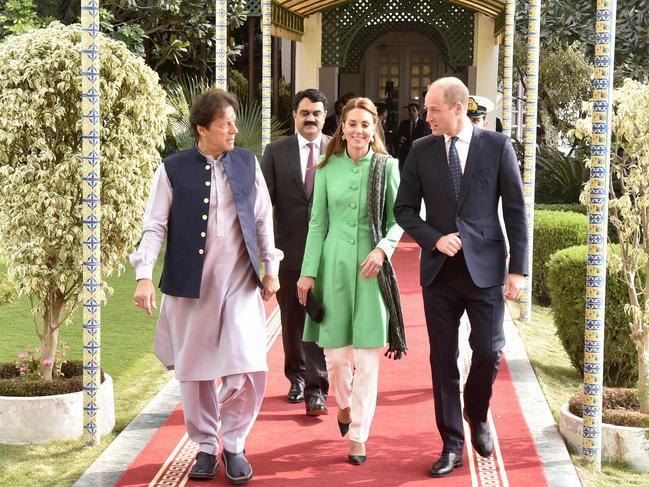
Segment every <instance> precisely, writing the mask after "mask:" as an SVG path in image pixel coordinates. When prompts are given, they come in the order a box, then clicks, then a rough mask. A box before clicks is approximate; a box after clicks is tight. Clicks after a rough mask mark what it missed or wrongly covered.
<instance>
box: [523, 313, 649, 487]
mask: <svg viewBox="0 0 649 487" xmlns="http://www.w3.org/2000/svg"><path fill="white" fill-rule="evenodd" d="M511 309H512V314H513V315H514V316H517V315H518V311H517V310H516V309H514V308H513V307H512V308H511ZM516 324H517V325H518V329H519V331H520V333H521V336H522V337H523V341H524V342H525V348H526V350H527V354H528V356H529V358H530V362H531V364H532V367H534V371H535V372H536V376H537V377H538V379H539V382H540V384H541V388H542V389H543V393H544V394H545V398H546V399H547V401H548V404H549V405H550V409H551V410H552V415H553V416H554V419H555V421H556V422H557V424H558V423H559V409H560V407H561V404H563V403H565V402H567V401H568V399H569V398H570V396H572V394H574V393H575V392H578V391H581V390H582V381H581V376H580V374H579V373H578V372H577V370H576V369H575V368H573V367H572V365H571V364H570V359H569V358H568V355H567V354H566V352H565V351H564V349H563V346H562V345H561V341H560V340H559V338H558V337H557V335H556V333H555V330H556V328H555V326H554V322H553V321H552V314H551V312H550V309H549V308H543V307H541V306H536V305H534V306H533V307H532V320H531V322H530V323H525V322H522V321H516ZM571 456H572V461H573V463H575V465H576V467H577V472H578V473H579V476H580V477H581V479H582V482H583V484H584V486H586V487H610V486H614V485H618V486H625V487H627V486H633V487H636V486H637V487H647V486H649V474H647V473H640V472H635V471H633V470H632V469H631V468H629V467H627V466H626V465H623V464H603V465H602V471H601V472H595V471H594V470H592V469H591V468H589V467H588V466H587V465H586V464H585V463H584V462H583V460H582V458H581V457H580V456H578V455H571Z"/></svg>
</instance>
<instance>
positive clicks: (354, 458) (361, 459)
mask: <svg viewBox="0 0 649 487" xmlns="http://www.w3.org/2000/svg"><path fill="white" fill-rule="evenodd" d="M365 460H367V455H347V461H348V462H349V463H351V464H352V465H362V464H364V463H365Z"/></svg>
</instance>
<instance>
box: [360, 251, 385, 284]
mask: <svg viewBox="0 0 649 487" xmlns="http://www.w3.org/2000/svg"><path fill="white" fill-rule="evenodd" d="M383 262H385V252H383V250H382V249H379V248H378V247H377V248H375V249H374V250H372V251H371V252H370V253H369V254H367V257H365V260H364V261H363V262H361V277H362V278H363V279H370V278H371V277H376V276H377V274H378V273H379V272H380V271H381V268H382V267H383Z"/></svg>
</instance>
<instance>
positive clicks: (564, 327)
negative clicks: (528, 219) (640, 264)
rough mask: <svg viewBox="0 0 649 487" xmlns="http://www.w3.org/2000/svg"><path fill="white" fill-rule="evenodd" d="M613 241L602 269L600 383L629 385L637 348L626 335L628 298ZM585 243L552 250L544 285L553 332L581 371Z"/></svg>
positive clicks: (634, 376) (633, 378) (634, 372)
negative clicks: (603, 311)
mask: <svg viewBox="0 0 649 487" xmlns="http://www.w3.org/2000/svg"><path fill="white" fill-rule="evenodd" d="M619 252H620V249H619V247H618V246H617V245H611V246H609V249H608V263H607V272H606V315H605V326H606V333H605V338H604V370H603V373H604V385H606V386H610V387H631V386H633V385H635V382H636V380H637V377H638V363H637V352H636V348H635V345H634V344H633V341H632V340H631V338H630V337H629V316H628V315H627V314H626V313H625V311H624V307H625V305H626V304H628V302H629V296H628V293H627V289H626V285H625V284H624V281H622V279H620V277H619V274H618V272H617V270H616V266H615V264H614V262H613V261H614V260H615V259H614V258H613V256H614V255H619ZM587 253H588V249H587V246H586V245H583V246H575V247H570V248H567V249H564V250H560V251H558V252H556V253H555V254H554V255H552V257H551V258H550V262H549V263H548V288H549V289H550V298H551V307H552V313H553V315H554V323H555V324H556V326H557V335H558V336H559V338H560V339H561V343H562V344H563V347H564V349H565V350H566V352H567V354H568V356H569V357H570V362H571V363H572V364H573V365H574V366H575V367H576V368H577V370H579V371H580V372H581V373H582V374H583V371H584V324H585V310H586V256H587Z"/></svg>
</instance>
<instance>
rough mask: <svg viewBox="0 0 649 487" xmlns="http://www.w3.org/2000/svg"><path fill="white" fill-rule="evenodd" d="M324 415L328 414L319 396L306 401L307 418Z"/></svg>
mask: <svg viewBox="0 0 649 487" xmlns="http://www.w3.org/2000/svg"><path fill="white" fill-rule="evenodd" d="M325 414H329V410H328V409H327V405H326V404H325V402H324V400H323V399H322V398H321V397H320V396H313V397H310V398H308V399H307V400H306V415H307V416H324V415H325Z"/></svg>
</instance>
